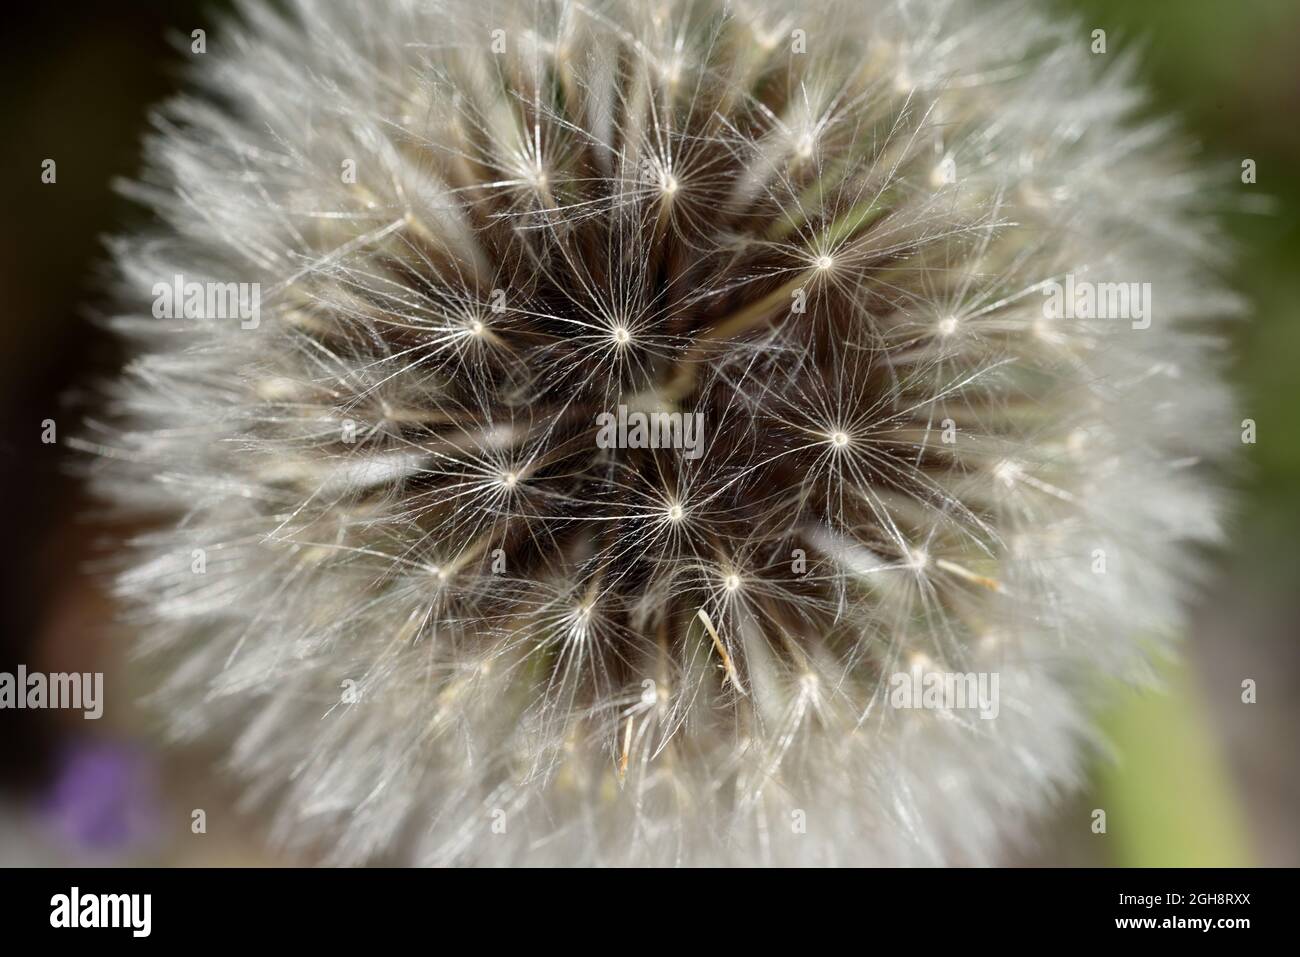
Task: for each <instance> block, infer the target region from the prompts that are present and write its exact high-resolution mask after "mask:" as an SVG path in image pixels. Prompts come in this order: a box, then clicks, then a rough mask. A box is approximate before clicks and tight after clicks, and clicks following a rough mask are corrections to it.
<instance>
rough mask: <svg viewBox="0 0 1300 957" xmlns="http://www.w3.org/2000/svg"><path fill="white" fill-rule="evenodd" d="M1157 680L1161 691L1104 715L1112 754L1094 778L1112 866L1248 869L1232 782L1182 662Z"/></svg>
mask: <svg viewBox="0 0 1300 957" xmlns="http://www.w3.org/2000/svg"><path fill="white" fill-rule="evenodd" d="M1162 677H1163V679H1164V681H1165V682H1166V685H1165V690H1164V691H1162V692H1158V691H1147V690H1143V691H1138V692H1132V693H1129V694H1126V695H1125V696H1124V698H1123V700H1122V701H1120V703H1119V704H1118V706H1117V707H1116V708H1115V710H1114V711H1113V712H1111V713H1110V714H1109V715H1108V716H1106V718H1105V722H1104V729H1105V731H1106V732H1107V734H1108V735H1109V737H1110V739H1111V741H1113V742H1114V744H1115V749H1116V752H1117V754H1116V760H1115V761H1113V762H1111V761H1107V762H1105V765H1104V766H1103V767H1102V769H1101V772H1100V775H1099V791H1100V796H1101V806H1102V807H1103V808H1104V809H1105V810H1106V823H1107V832H1108V834H1109V838H1110V839H1109V840H1108V841H1107V844H1108V845H1109V848H1110V851H1111V855H1112V861H1111V863H1113V864H1116V865H1120V866H1123V867H1245V866H1251V865H1252V864H1253V863H1254V861H1253V855H1252V853H1251V850H1250V842H1249V839H1248V837H1247V833H1246V828H1245V826H1244V824H1243V816H1242V813H1241V808H1240V806H1239V804H1238V801H1237V797H1236V786H1235V782H1234V781H1233V778H1232V771H1231V769H1230V768H1229V767H1228V765H1227V763H1226V762H1225V761H1224V760H1223V755H1222V754H1221V752H1220V750H1219V747H1218V742H1217V740H1216V739H1215V737H1214V734H1213V732H1212V727H1211V721H1210V720H1209V716H1208V715H1207V714H1206V712H1205V696H1204V694H1203V692H1202V691H1201V690H1200V689H1199V688H1198V687H1197V685H1196V681H1195V678H1194V676H1193V674H1192V673H1191V671H1190V669H1189V668H1188V666H1187V665H1186V664H1185V663H1179V664H1170V665H1168V666H1167V667H1166V668H1164V669H1162ZM1240 707H1243V708H1249V707H1254V705H1248V704H1242V705H1240Z"/></svg>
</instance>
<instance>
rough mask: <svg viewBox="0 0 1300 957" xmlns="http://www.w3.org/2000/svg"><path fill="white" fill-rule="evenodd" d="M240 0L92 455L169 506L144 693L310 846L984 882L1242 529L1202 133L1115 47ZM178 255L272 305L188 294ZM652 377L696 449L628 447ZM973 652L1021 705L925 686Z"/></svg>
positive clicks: (664, 8)
mask: <svg viewBox="0 0 1300 957" xmlns="http://www.w3.org/2000/svg"><path fill="white" fill-rule="evenodd" d="M864 3H865V6H864ZM282 7H283V8H284V9H281V8H282ZM241 10H242V13H241V17H242V18H243V19H242V21H240V22H238V23H231V24H230V25H229V26H228V28H227V30H228V34H227V36H226V37H225V41H226V42H223V43H222V44H221V45H220V49H213V50H212V51H210V52H209V53H208V54H207V55H205V56H204V57H202V58H198V61H197V62H196V63H195V66H194V73H193V79H192V89H191V90H190V92H189V93H188V94H187V95H186V96H184V97H181V98H178V99H176V100H175V101H173V102H172V103H170V104H168V105H166V106H165V107H164V108H163V109H162V111H161V112H160V113H159V120H158V123H157V125H156V129H155V132H154V133H153V135H152V136H151V137H150V139H149V145H148V147H147V161H146V164H145V170H144V173H143V174H142V176H141V179H140V181H139V182H138V183H135V184H133V185H131V186H129V187H127V189H128V192H129V193H130V195H131V196H132V197H133V198H135V199H136V200H137V201H139V202H140V203H142V204H143V205H144V206H146V207H147V208H148V209H149V210H150V211H151V212H152V213H153V214H154V215H155V220H154V224H153V225H152V226H150V227H148V228H144V229H142V230H140V231H138V232H135V233H132V234H129V235H126V236H123V237H120V238H119V239H118V240H116V241H115V242H114V244H113V247H112V251H113V257H114V264H115V270H116V279H117V282H116V285H117V288H118V290H119V292H120V296H121V299H122V308H121V309H120V310H119V318H118V319H116V320H115V326H116V328H117V329H118V330H119V331H120V333H121V335H122V337H123V340H124V342H125V343H126V344H127V348H128V349H129V350H130V353H131V356H132V358H131V360H130V362H129V363H128V365H127V367H126V368H125V369H124V371H123V373H122V375H121V377H120V380H119V381H118V382H117V384H116V385H115V386H114V387H113V389H112V393H111V395H110V396H108V397H107V399H108V401H107V402H106V412H105V415H104V417H103V418H104V422H103V423H98V422H97V423H95V424H94V425H91V426H88V429H92V430H94V432H95V434H94V435H93V436H91V437H89V438H87V440H86V441H85V445H86V446H87V447H92V448H94V449H97V450H104V451H106V452H107V453H108V454H106V455H104V456H103V457H102V459H101V461H100V462H99V467H98V468H97V470H96V481H97V483H98V488H99V490H100V491H101V493H102V494H103V495H104V496H105V497H106V498H109V499H111V500H113V501H114V502H116V503H118V504H119V505H121V506H122V507H123V508H124V510H126V511H127V512H128V513H131V514H134V515H136V516H138V517H139V519H140V524H141V525H146V524H147V525H149V527H150V531H148V532H146V533H144V534H142V535H140V536H138V537H136V538H133V539H132V541H131V542H130V543H129V548H126V549H124V551H125V553H126V554H127V555H128V558H127V559H126V565H125V567H124V568H123V570H122V572H121V575H120V577H119V579H118V592H119V595H120V596H121V598H122V599H123V606H124V609H126V614H128V615H130V616H131V623H132V627H133V629H134V630H135V631H137V632H138V633H139V634H140V636H141V638H140V641H141V645H142V650H143V651H144V652H146V653H147V655H148V656H149V657H150V658H151V659H152V660H154V661H156V662H157V663H158V665H159V668H160V670H161V672H162V673H163V674H165V676H166V677H165V678H164V680H162V681H161V683H160V684H159V686H158V688H157V693H156V694H155V695H154V698H155V699H156V700H157V702H158V704H159V705H160V707H161V708H162V709H163V710H164V711H165V712H166V713H167V714H168V716H169V719H170V721H171V722H172V727H173V731H174V732H175V734H176V736H177V737H179V738H182V739H192V738H203V737H211V738H213V739H216V740H219V741H224V742H225V743H226V745H227V746H228V748H229V751H230V755H231V763H232V765H233V766H234V767H235V768H237V769H238V770H239V771H240V773H241V774H242V775H244V776H245V777H246V778H247V779H248V780H249V781H250V782H251V784H252V786H253V788H254V790H255V791H256V792H257V793H259V794H267V795H270V794H276V795H279V797H278V798H277V804H276V807H277V808H278V810H277V817H276V819H275V822H274V824H273V826H272V829H271V833H272V836H273V837H274V838H275V839H276V840H279V841H282V842H284V843H286V844H289V845H291V846H294V847H311V848H319V849H322V850H324V851H325V852H326V854H327V860H329V861H330V862H333V863H347V864H352V863H361V862H365V861H369V860H375V859H383V860H393V859H401V860H403V861H405V862H409V863H419V864H457V863H493V864H499V863H528V864H548V863H549V864H557V863H558V864H616V865H622V864H673V863H686V864H754V863H777V864H936V863H990V862H992V861H995V860H996V859H997V857H998V854H999V853H1000V851H1001V849H1002V847H1003V846H1004V845H1005V843H1006V840H1007V838H1008V837H1009V836H1011V835H1014V834H1015V833H1016V832H1017V831H1018V830H1019V829H1020V828H1021V826H1022V822H1023V821H1024V820H1026V819H1028V818H1030V817H1032V816H1033V815H1034V814H1036V813H1039V812H1041V811H1042V810H1043V809H1044V808H1045V807H1046V806H1047V805H1048V804H1049V803H1050V801H1051V800H1053V798H1054V797H1055V796H1056V795H1058V794H1060V793H1061V792H1062V791H1064V790H1066V789H1068V788H1069V787H1071V786H1073V785H1075V784H1077V783H1078V781H1079V775H1080V768H1081V767H1083V766H1084V761H1083V756H1084V755H1085V754H1086V750H1087V748H1088V746H1089V743H1090V742H1091V741H1092V740H1093V739H1094V737H1095V734H1094V731H1093V729H1092V727H1091V723H1090V720H1089V718H1088V714H1089V712H1090V706H1091V698H1090V696H1091V694H1092V690H1091V689H1093V688H1094V687H1096V685H1097V684H1098V682H1097V680H1096V679H1097V678H1098V677H1099V676H1119V677H1127V676H1129V675H1131V674H1133V673H1135V672H1140V671H1141V669H1142V665H1143V661H1144V655H1145V653H1146V652H1145V651H1144V649H1145V648H1146V647H1147V643H1148V642H1149V641H1150V640H1151V636H1153V635H1164V634H1169V633H1171V632H1172V631H1174V630H1176V628H1177V624H1178V622H1179V620H1180V604H1179V599H1180V597H1181V596H1183V595H1185V594H1187V593H1188V591H1189V590H1190V588H1191V587H1192V586H1193V585H1194V584H1195V582H1196V580H1197V573H1198V568H1197V564H1196V562H1195V561H1194V560H1193V558H1192V557H1191V556H1192V555H1193V554H1194V553H1195V550H1194V549H1191V548H1189V547H1188V546H1189V545H1190V544H1192V543H1196V542H1206V541H1212V540H1213V539H1214V538H1215V536H1216V535H1217V534H1218V511H1219V504H1218V503H1219V495H1218V492H1217V491H1216V489H1215V487H1214V483H1213V482H1212V481H1211V480H1210V478H1209V477H1208V475H1209V472H1208V471H1207V467H1208V468H1212V467H1213V466H1214V464H1215V463H1216V462H1218V461H1220V460H1222V459H1223V458H1224V457H1225V456H1226V455H1227V454H1229V451H1230V445H1231V439H1232V437H1233V435H1232V428H1231V425H1232V422H1233V416H1232V415H1231V414H1230V413H1231V409H1232V400H1231V396H1230V395H1229V394H1228V392H1227V390H1226V389H1225V388H1224V387H1223V385H1222V383H1221V382H1220V379H1219V375H1218V372H1217V361H1216V358H1215V356H1214V355H1213V349H1214V344H1213V342H1212V339H1211V337H1209V336H1207V335H1205V334H1204V330H1205V328H1206V327H1207V324H1208V323H1210V322H1213V321H1216V320H1218V319H1219V318H1221V317H1223V316H1224V315H1226V314H1229V313H1231V312H1232V311H1233V310H1234V309H1235V308H1236V305H1235V303H1234V302H1233V301H1232V299H1231V297H1230V296H1228V295H1227V294H1226V293H1225V292H1224V291H1223V288H1222V286H1221V284H1220V282H1219V280H1218V279H1217V278H1216V276H1217V275H1218V274H1219V272H1220V268H1221V266H1222V265H1223V260H1222V257H1221V256H1220V254H1219V253H1218V252H1217V248H1218V244H1217V243H1216V233H1215V228H1214V226H1213V224H1212V223H1210V222H1208V221H1207V219H1206V218H1205V212H1204V210H1205V206H1206V204H1205V202H1204V195H1205V184H1206V181H1205V180H1204V179H1203V178H1202V177H1201V176H1200V175H1199V174H1198V173H1197V172H1196V170H1194V169H1189V168H1188V167H1187V166H1186V165H1185V157H1186V156H1189V155H1191V153H1192V151H1190V150H1186V149H1183V148H1181V147H1180V144H1179V143H1178V141H1177V139H1176V137H1174V136H1173V135H1172V134H1170V133H1169V132H1168V131H1167V130H1166V129H1165V127H1164V126H1163V125H1162V124H1161V123H1158V122H1153V121H1151V120H1149V119H1146V118H1144V112H1143V110H1142V109H1140V107H1141V102H1142V101H1141V97H1140V94H1139V93H1138V92H1137V91H1135V90H1134V89H1132V88H1131V86H1130V81H1129V79H1128V78H1127V77H1126V75H1125V73H1124V71H1123V70H1115V69H1109V68H1108V65H1107V63H1105V62H1104V61H1106V60H1107V59H1108V58H1104V57H1101V58H1098V57H1093V56H1091V54H1090V53H1089V52H1088V50H1087V47H1086V44H1084V43H1080V42H1079V40H1078V37H1079V36H1080V35H1083V36H1086V32H1083V33H1081V32H1080V31H1077V30H1073V29H1066V28H1065V27H1063V26H1062V24H1060V23H1055V22H1053V21H1051V20H1049V19H1048V18H1047V17H1046V16H1045V15H1044V14H1042V13H1041V12H1039V11H1038V10H1037V9H1035V8H1033V7H1031V6H1029V5H1028V4H1025V3H1021V2H1019V0H1009V2H1006V3H1000V4H981V5H969V6H962V5H958V4H956V3H953V2H951V0H907V2H904V0H826V2H818V3H811V2H809V3H794V4H793V5H792V4H790V3H789V2H788V0H665V2H662V3H656V4H655V5H653V6H647V5H646V4H644V3H641V2H639V0H594V2H590V3H587V2H583V3H574V2H567V0H539V2H536V3H527V4H521V3H517V2H513V0H433V2H415V0H393V2H391V3H382V4H379V3H371V2H363V0H336V2H332V3H329V4H321V3H314V2H308V0H290V2H288V3H287V4H284V5H272V4H270V3H267V2H263V0H248V2H247V3H244V4H243V5H242V6H241ZM940 157H943V158H944V159H945V162H943V163H938V161H939V158H940ZM937 163H938V168H937V167H936V164H937ZM954 164H955V165H954ZM954 170H955V171H956V172H958V173H959V174H960V175H959V177H958V178H957V179H956V181H954V178H953V175H952V174H953V172H954ZM179 275H183V276H184V277H185V278H186V279H191V280H194V281H196V282H198V283H199V284H200V285H201V286H202V285H204V284H225V283H236V284H238V283H248V284H257V287H258V288H259V289H260V314H259V316H258V320H257V321H256V322H253V321H252V317H251V316H243V317H241V316H240V315H237V314H230V315H225V316H219V315H208V314H206V312H205V313H204V315H202V316H201V317H190V318H185V317H183V316H181V317H178V316H164V317H162V318H159V317H158V315H157V314H156V312H157V311H156V309H155V303H154V302H153V301H151V300H152V299H153V297H154V295H155V294H154V293H153V292H152V291H153V289H154V288H155V286H157V285H158V284H162V285H164V286H165V285H167V284H170V283H172V282H173V279H174V277H176V276H179ZM1066 276H1073V277H1074V278H1075V279H1078V280H1082V281H1087V282H1095V283H1107V282H1113V283H1119V282H1149V283H1150V284H1151V286H1152V288H1153V290H1154V308H1153V310H1152V312H1151V313H1150V315H1149V318H1150V320H1151V321H1150V322H1149V323H1147V324H1146V325H1145V326H1142V324H1140V323H1134V322H1129V321H1124V320H1122V319H1121V320H1114V319H1095V318H1094V319H1088V318H1082V319H1066V318H1060V317H1055V316H1054V314H1052V313H1049V312H1048V311H1047V309H1046V305H1045V303H1046V300H1045V297H1044V291H1045V290H1047V289H1048V288H1049V287H1050V285H1051V283H1053V282H1061V281H1063V279H1064V277H1066ZM810 280H811V281H810ZM1049 316H1051V317H1049ZM241 318H242V319H243V320H244V321H241ZM620 408H621V409H622V414H624V415H625V416H630V415H632V414H639V415H646V416H650V415H663V416H668V417H672V416H681V417H683V418H682V419H681V424H682V425H683V426H684V425H685V424H686V423H691V424H694V422H695V418H694V417H695V416H699V417H700V419H699V421H700V423H701V426H700V430H701V431H700V434H699V436H698V438H699V442H698V444H697V446H696V447H695V448H694V449H690V448H687V447H686V441H685V433H684V432H679V433H678V434H677V439H676V440H670V441H665V442H660V443H655V444H651V443H649V442H647V443H645V444H642V445H640V446H637V445H635V444H634V443H631V442H621V443H615V447H609V448H607V447H602V444H601V442H598V440H597V435H598V434H599V433H598V428H599V422H600V419H598V417H599V416H601V415H602V414H605V415H610V416H615V415H616V414H617V413H619V410H620ZM606 444H607V443H606ZM625 446H626V447H625ZM679 446H680V447H679ZM198 552H202V553H203V554H205V555H206V570H205V571H204V572H203V573H198V572H195V571H194V570H193V569H194V568H197V567H199V565H198V564H196V559H195V557H194V556H195V555H196V554H197V553H198ZM1097 553H1100V554H1102V555H1104V557H1105V571H1104V573H1099V572H1098V571H1097V570H1096V569H1097V568H1099V567H1100V565H1099V564H1098V563H1097V560H1096V559H1095V558H1094V555H1095V554H1097ZM944 667H946V668H952V669H955V670H958V671H961V672H963V673H965V672H988V671H996V672H998V673H999V675H1000V677H1001V685H1000V687H1001V692H1000V693H1001V695H1002V696H1003V701H1002V706H1001V708H1000V709H999V711H998V716H997V717H996V719H995V720H992V721H989V722H987V723H986V722H984V721H981V720H979V719H978V718H976V719H972V720H967V717H969V716H962V715H958V714H957V713H956V712H955V711H954V712H953V713H952V715H951V716H952V717H957V718H959V720H944V721H934V720H928V719H927V716H925V715H923V714H921V713H919V712H917V711H914V710H910V709H906V708H899V707H894V706H892V705H891V703H890V684H891V679H892V677H893V676H894V675H895V674H896V673H897V672H898V671H899V670H903V671H907V670H908V669H920V670H922V671H927V672H928V671H930V670H933V669H938V668H944ZM343 687H356V688H359V689H361V696H360V699H359V700H358V701H351V700H349V702H348V703H347V704H346V705H344V704H343V702H342V699H341V697H340V689H341V688H343ZM485 809H489V810H490V809H501V810H502V811H503V812H504V813H505V814H506V816H507V817H508V819H509V825H508V827H507V828H506V830H505V832H504V833H495V832H493V831H492V830H491V825H492V818H491V817H490V816H489V815H487V814H485ZM792 809H800V810H803V811H805V812H806V814H807V818H808V821H809V827H808V829H807V832H806V833H793V832H792V833H786V831H788V830H789V829H788V828H784V827H782V826H781V823H782V822H784V821H786V820H789V817H790V813H791V811H792ZM814 823H815V826H813V824H814Z"/></svg>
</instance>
